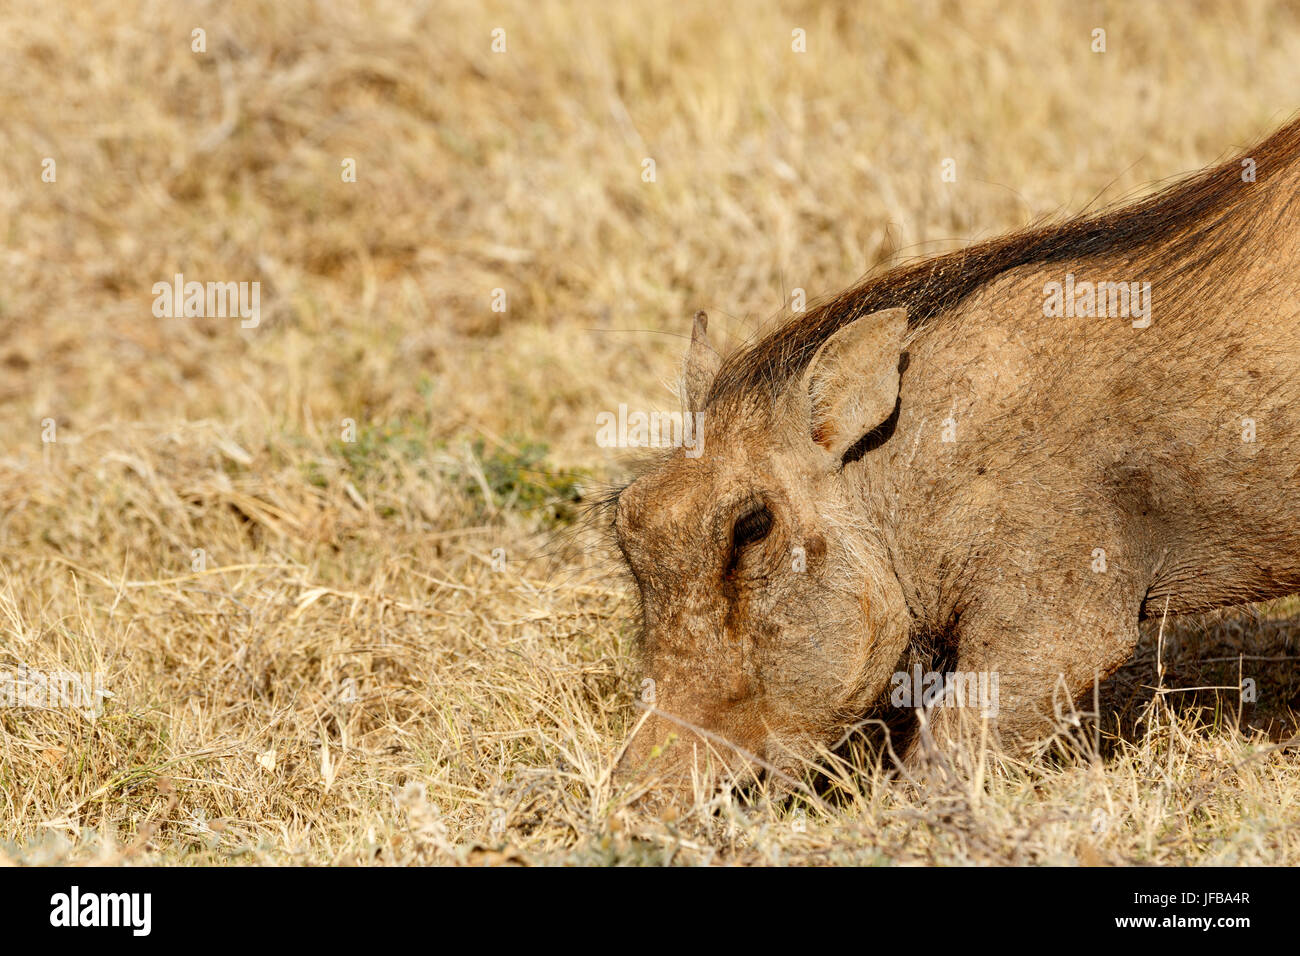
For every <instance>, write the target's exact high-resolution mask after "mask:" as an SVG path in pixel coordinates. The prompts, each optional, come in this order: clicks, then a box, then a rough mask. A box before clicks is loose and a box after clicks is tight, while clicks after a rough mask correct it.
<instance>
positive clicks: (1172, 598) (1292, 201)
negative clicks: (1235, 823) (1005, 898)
mask: <svg viewBox="0 0 1300 956" xmlns="http://www.w3.org/2000/svg"><path fill="white" fill-rule="evenodd" d="M1298 198H1300V122H1295V123H1292V124H1291V125H1288V126H1287V127H1286V128H1284V129H1282V130H1281V131H1280V132H1278V133H1276V134H1274V135H1273V136H1272V137H1271V138H1270V139H1268V140H1267V141H1265V142H1264V143H1262V144H1260V145H1259V146H1258V147H1256V148H1255V149H1254V150H1251V151H1249V152H1247V153H1245V154H1244V155H1242V156H1240V157H1238V158H1236V159H1233V160H1232V161H1230V162H1227V163H1224V164H1223V165H1219V166H1215V167H1213V168H1210V169H1208V170H1205V171H1202V172H1201V173H1198V174H1196V175H1194V176H1192V177H1190V178H1188V179H1186V180H1184V181H1182V182H1180V183H1178V184H1176V185H1174V186H1171V187H1169V188H1167V189H1165V190H1164V191H1162V192H1160V193H1158V194H1157V195H1155V196H1153V197H1152V198H1149V199H1146V200H1144V201H1141V202H1138V203H1136V204H1134V205H1130V206H1127V207H1124V208H1120V209H1117V210H1114V211H1110V212H1106V213H1103V214H1100V215H1094V216H1090V217H1084V218H1078V219H1074V220H1071V221H1068V222H1066V223H1064V224H1061V225H1055V226H1049V227H1045V228H1037V229H1033V230H1030V231H1026V232H1021V233H1018V234H1014V235H1010V236H1007V237H1003V238H999V239H995V240H992V241H988V242H984V243H981V244H979V245H975V246H973V247H971V248H968V249H965V250H963V251H959V252H956V253H952V254H949V255H944V256H941V257H938V258H933V259H929V260H927V261H922V262H919V263H916V264H911V265H907V266H905V267H903V268H899V269H896V270H894V271H891V272H888V273H886V274H883V275H880V276H878V277H874V278H869V279H868V280H866V281H865V282H863V283H862V284H860V285H858V286H857V287H855V288H852V289H850V290H849V291H847V292H844V293H842V294H840V295H839V296H837V297H836V298H834V299H832V300H830V301H827V302H825V303H824V304H821V305H819V306H818V307H817V308H816V309H815V310H813V311H810V312H808V313H807V314H806V315H803V316H797V317H795V318H794V319H793V320H791V321H789V322H787V323H786V324H783V325H781V326H780V327H778V328H776V329H775V330H774V331H772V332H770V334H767V335H766V336H764V337H762V338H760V339H758V340H756V341H754V342H753V343H752V344H750V345H749V346H748V347H745V348H743V349H740V350H738V351H737V352H735V353H733V354H731V355H730V356H728V357H727V358H726V359H725V360H723V359H721V358H720V357H719V355H718V353H717V352H715V350H714V349H713V348H712V347H711V346H710V344H709V341H708V337H707V323H706V320H705V317H704V316H703V314H697V316H696V319H695V324H694V332H693V335H692V340H691V345H690V347H689V350H688V355H687V359H686V364H685V369H684V373H683V376H682V383H683V399H684V402H685V405H686V408H687V409H688V410H691V411H696V412H704V413H705V414H704V416H703V422H704V430H705V431H706V432H707V435H706V436H705V441H704V454H702V455H701V456H699V457H697V458H692V457H689V456H687V455H685V454H684V453H683V452H682V450H680V449H678V450H675V451H674V452H673V453H671V454H669V455H667V456H665V457H663V458H661V459H659V460H658V461H657V463H656V464H655V465H654V466H653V467H652V468H651V469H650V470H649V471H648V472H647V473H645V474H643V475H642V476H641V477H639V478H638V479H637V480H635V481H633V482H632V483H631V484H629V485H627V486H626V487H625V488H623V489H622V490H621V492H619V493H618V494H617V495H616V496H613V497H612V498H611V500H610V504H611V507H612V519H611V520H612V525H613V530H614V534H615V536H616V538H617V542H618V547H619V549H620V550H621V551H622V554H623V556H624V557H625V558H626V561H627V564H628V567H629V568H630V571H631V575H632V577H633V578H634V579H635V582H636V585H637V588H638V589H639V592H640V599H641V602H640V603H641V609H642V615H643V634H642V653H643V658H644V667H645V677H646V681H644V682H643V686H644V687H645V688H646V692H645V693H644V694H643V695H642V696H643V700H644V701H645V702H646V704H647V705H648V706H647V707H646V708H645V709H646V712H647V716H645V717H644V718H643V719H642V720H641V721H640V724H639V729H638V730H637V731H636V732H635V733H634V734H633V736H632V737H631V739H630V740H629V742H628V744H627V746H626V748H625V751H624V754H623V756H622V758H621V760H620V763H619V769H620V771H622V772H634V773H638V774H639V773H640V772H643V771H644V770H645V769H646V768H652V769H653V770H654V771H656V773H657V774H658V775H659V777H660V779H663V780H667V781H669V782H674V783H677V784H681V783H682V782H683V780H684V779H685V777H686V775H687V774H688V772H690V770H691V768H692V767H695V768H701V767H703V766H704V765H705V763H706V760H705V758H706V756H707V757H708V758H709V760H711V761H712V762H713V765H714V766H715V768H722V769H727V770H730V771H735V772H740V771H747V772H753V771H754V770H755V769H756V768H767V769H769V770H777V771H781V772H783V773H785V772H789V771H791V770H793V769H795V768H797V767H799V766H801V765H802V764H803V762H804V760H805V759H806V758H808V757H809V756H811V755H812V754H814V753H815V752H816V750H817V748H818V747H819V746H826V745H831V744H833V743H834V742H835V741H836V740H837V739H838V738H839V737H840V736H841V735H842V734H843V733H844V732H845V730H846V728H849V727H851V726H852V725H853V723H854V722H855V721H856V720H858V719H860V718H861V717H862V716H863V715H864V714H867V713H871V712H873V708H874V707H875V706H876V705H877V704H878V703H883V704H888V702H889V696H890V689H891V685H894V684H896V675H899V672H900V671H901V672H904V673H905V683H906V685H907V687H909V688H910V687H911V686H912V684H913V680H912V674H911V668H912V663H911V662H913V661H917V660H920V658H919V657H918V656H917V655H918V653H919V651H918V648H920V649H928V652H933V653H934V654H936V655H938V658H941V659H943V660H944V661H946V662H947V665H948V666H947V669H948V670H950V671H953V672H955V673H956V674H958V675H976V676H977V677H979V676H981V675H982V676H983V677H984V678H987V677H988V676H989V675H992V676H993V678H994V679H993V680H992V681H988V680H987V679H986V680H985V681H984V685H983V686H985V687H986V688H987V687H989V686H992V687H994V688H996V694H997V700H996V701H994V702H993V703H994V704H995V705H996V706H992V707H990V706H989V703H990V702H989V701H987V700H983V701H980V700H976V701H971V700H969V699H965V700H962V699H959V700H958V701H957V706H942V705H941V704H942V703H952V700H951V696H952V695H948V698H947V699H946V700H942V701H940V702H939V704H938V705H936V706H934V707H932V708H929V711H928V715H927V719H928V726H929V728H930V731H931V733H932V734H933V736H934V739H935V740H936V742H937V743H939V744H940V746H943V745H944V742H945V741H947V743H948V745H952V744H953V743H955V742H956V741H957V738H958V737H959V736H960V735H959V729H960V728H961V727H964V726H966V720H967V719H968V718H970V717H972V715H973V716H974V717H975V718H976V719H977V720H979V721H987V723H986V724H984V725H983V726H982V727H981V729H982V731H983V732H984V733H986V734H987V735H988V736H989V738H990V739H1000V740H1001V742H1002V744H1003V745H1004V746H1006V747H1008V748H1011V749H1013V750H1020V751H1024V750H1026V749H1029V748H1032V746H1033V744H1034V743H1035V742H1036V741H1041V740H1042V739H1043V738H1044V737H1045V736H1046V735H1047V734H1048V733H1049V732H1050V731H1051V730H1052V729H1053V727H1054V726H1055V725H1056V721H1057V720H1058V718H1059V717H1060V715H1061V714H1062V713H1063V712H1065V713H1069V712H1071V708H1072V706H1073V703H1074V702H1076V701H1079V700H1080V699H1081V698H1082V697H1083V696H1084V695H1088V696H1089V698H1090V696H1091V693H1092V690H1093V687H1094V682H1095V681H1097V680H1098V679H1100V678H1104V677H1105V676H1106V675H1108V674H1110V673H1112V672H1113V671H1115V670H1116V669H1117V668H1118V667H1119V666H1120V665H1121V664H1123V663H1124V661H1125V660H1126V659H1127V658H1128V657H1129V656H1130V654H1131V653H1132V651H1133V649H1134V646H1135V644H1136V643H1137V641H1138V622H1139V621H1141V620H1142V619H1144V618H1148V617H1152V616H1159V615H1162V614H1164V613H1168V614H1180V613H1186V612H1196V611H1206V610H1209V609H1212V608H1217V607H1221V606H1224V605H1231V604H1239V603H1242V602H1247V601H1255V600H1260V599H1265V598H1271V597H1276V596H1280V595H1286V594H1289V593H1292V592H1295V591H1297V590H1300V321H1298V317H1300V288H1298V286H1300V256H1298V255H1297V245H1298V244H1300V208H1298V205H1297V199H1298ZM917 676H919V672H918V674H917ZM968 686H974V687H976V688H978V687H979V686H981V685H980V683H979V680H976V681H974V682H973V683H971V682H969V681H968ZM651 690H652V691H653V692H652V693H651V692H650V691H651ZM940 696H941V697H942V688H940ZM965 696H966V697H967V698H969V696H970V695H969V694H967V695H965ZM975 696H980V695H979V694H978V693H977V694H976V695H975ZM910 704H911V705H912V706H916V705H917V702H916V701H915V700H911V701H910ZM909 713H911V712H909ZM963 715H965V716H964V717H963ZM912 739H913V742H914V741H915V740H916V739H917V735H915V734H913V735H912Z"/></svg>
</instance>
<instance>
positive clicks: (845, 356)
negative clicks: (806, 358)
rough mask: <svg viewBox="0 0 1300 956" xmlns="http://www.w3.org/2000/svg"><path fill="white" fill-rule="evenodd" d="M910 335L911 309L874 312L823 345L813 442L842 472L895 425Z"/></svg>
mask: <svg viewBox="0 0 1300 956" xmlns="http://www.w3.org/2000/svg"><path fill="white" fill-rule="evenodd" d="M906 334H907V310H906V309H885V310H884V311H882V312H873V313H872V314H871V315H864V316H863V317H862V318H860V319H855V320H854V321H852V322H850V323H849V324H848V325H846V326H844V327H843V328H842V329H840V330H839V331H838V332H836V333H835V334H834V335H832V336H831V337H830V338H829V339H827V340H826V341H825V342H823V343H822V345H821V347H820V348H819V349H818V350H817V354H816V355H814V356H813V360H812V362H810V363H809V365H808V371H807V372H805V373H804V383H805V385H806V387H807V389H808V398H809V400H810V403H811V423H810V426H811V429H812V440H813V441H814V442H816V443H817V444H818V445H820V446H821V447H823V448H825V449H826V450H827V451H828V452H830V453H831V455H832V456H834V458H835V464H836V465H837V466H838V465H839V464H840V462H841V461H842V459H843V458H844V454H845V452H847V451H848V450H849V449H851V448H853V446H854V445H856V444H857V443H858V442H859V440H861V439H862V438H863V437H864V436H866V435H868V434H869V433H871V432H872V430H873V429H876V428H878V427H879V426H881V425H884V424H886V423H887V422H890V421H892V420H893V418H894V416H895V414H896V410H897V408H898V406H899V401H900V398H899V393H898V384H899V379H900V377H901V372H900V369H899V365H900V364H901V358H902V351H903V337H904V336H905V335H906ZM885 437H888V436H885ZM882 441H883V438H882Z"/></svg>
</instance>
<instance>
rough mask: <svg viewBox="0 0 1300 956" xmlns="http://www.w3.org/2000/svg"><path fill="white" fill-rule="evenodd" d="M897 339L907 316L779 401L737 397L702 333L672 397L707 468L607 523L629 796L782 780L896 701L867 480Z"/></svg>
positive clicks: (639, 489)
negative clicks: (627, 645)
mask: <svg viewBox="0 0 1300 956" xmlns="http://www.w3.org/2000/svg"><path fill="white" fill-rule="evenodd" d="M906 334H907V316H906V313H905V311H904V310H903V309H888V310H885V311H881V312H876V313H874V314H871V315H867V316H863V317H861V318H858V319H856V320H855V321H853V322H851V323H849V324H847V325H845V326H844V327H843V328H841V329H840V330H839V331H837V332H836V333H835V334H833V335H831V336H830V337H829V338H828V339H827V340H826V341H825V342H824V343H823V344H821V345H820V346H819V347H818V348H817V350H816V352H815V354H813V355H812V356H811V357H809V358H807V359H806V360H805V361H804V362H801V363H800V365H801V367H800V369H799V371H798V373H797V374H795V375H793V376H791V378H790V381H789V382H788V383H785V384H783V385H780V386H778V387H774V388H772V389H768V390H758V391H755V390H753V389H747V388H739V389H736V388H730V389H729V388H727V387H725V386H726V383H725V382H724V381H723V379H725V378H726V370H723V375H722V376H719V375H718V373H719V369H720V366H721V363H720V361H719V358H718V355H717V353H716V352H715V351H714V350H713V349H712V348H711V347H710V345H709V344H708V341H707V338H706V321H705V317H704V315H703V313H700V314H697V315H696V318H695V328H694V334H693V335H692V342H691V346H690V350H689V352H688V355H687V359H686V366H685V371H684V375H683V389H682V391H683V397H684V402H685V404H686V407H687V409H688V410H692V411H695V412H696V413H697V414H698V413H703V415H702V418H701V419H700V420H699V421H698V424H697V428H698V429H699V430H700V435H699V437H700V439H702V442H703V453H702V454H700V455H699V456H698V457H691V456H689V455H687V454H684V453H683V452H682V450H680V449H678V450H676V452H675V453H674V454H672V455H671V456H669V457H668V458H667V459H665V460H663V461H662V462H661V463H660V464H659V465H658V466H657V467H655V468H654V469H653V470H651V471H650V472H649V473H647V474H644V475H643V476H642V477H640V478H639V479H637V480H636V481H634V482H633V483H632V484H630V485H628V486H627V487H626V488H625V489H624V490H623V491H622V492H621V493H620V494H619V496H618V498H617V505H616V509H615V517H614V530H615V533H616V536H617V540H618V545H619V548H620V549H621V551H622V553H623V555H624V557H625V558H626V560H627V563H628V565H629V567H630V569H631V572H632V576H633V577H634V578H635V581H636V584H637V587H638V588H639V591H640V597H641V608H642V612H643V625H644V628H643V635H642V655H643V661H644V677H645V680H644V681H643V682H642V686H641V691H640V703H641V705H642V708H643V710H644V711H645V716H644V718H643V719H642V722H641V723H640V725H639V728H638V730H637V731H636V732H635V733H634V734H633V736H632V738H631V739H630V740H629V742H628V744H627V746H626V749H625V752H624V754H623V757H622V758H621V760H620V762H619V766H618V769H619V772H620V775H621V777H622V778H624V779H626V778H628V777H630V778H633V779H640V780H643V781H644V780H646V779H647V777H646V776H643V775H648V778H651V779H653V780H655V781H656V785H657V786H658V787H659V788H660V791H661V792H665V791H666V792H672V791H674V790H681V789H683V788H684V787H685V786H686V785H687V784H689V782H690V781H691V780H692V778H693V777H694V778H695V779H703V780H714V779H717V777H716V775H717V774H718V773H720V772H730V773H732V774H734V775H736V776H740V777H744V778H752V777H753V776H754V775H755V774H758V773H760V772H762V771H765V770H766V771H773V770H775V771H779V772H782V773H785V772H788V771H790V770H792V769H795V768H796V767H798V766H799V765H800V764H801V763H802V762H803V759H804V758H807V757H808V756H809V755H811V754H812V753H813V752H814V751H815V749H816V748H817V747H818V746H819V745H825V744H828V743H831V742H833V740H834V739H835V738H836V737H837V736H838V735H839V734H840V733H842V732H843V729H844V728H845V725H846V724H847V723H849V722H850V721H852V720H853V719H854V717H856V716H858V715H860V714H861V713H862V712H863V711H864V710H865V709H867V708H868V707H869V706H870V705H871V703H872V702H873V701H874V700H875V699H876V697H877V696H878V695H879V694H880V692H881V691H882V689H883V688H884V687H885V686H886V684H887V683H888V680H889V677H890V674H891V673H892V672H893V670H894V664H895V663H896V661H897V660H898V658H899V656H900V654H901V653H902V651H903V650H904V649H905V647H906V644H907V634H908V627H907V611H906V606H905V603H904V600H903V594H902V589H901V587H900V585H899V583H898V580H897V578H896V577H895V575H894V573H893V570H892V566H891V562H890V560H889V557H888V552H889V545H888V542H887V541H886V540H885V538H884V535H883V533H882V528H883V526H884V522H883V520H882V518H883V516H884V515H886V514H888V511H889V502H888V501H887V500H886V497H887V496H885V495H883V494H881V490H882V488H883V485H882V481H883V479H882V477H881V475H879V474H877V472H879V471H880V470H881V469H879V468H873V467H868V465H869V464H870V462H871V460H872V454H871V452H872V451H873V449H874V448H876V447H878V446H879V445H880V444H881V443H883V442H884V441H886V440H888V438H889V436H890V434H892V431H893V428H894V425H895V423H896V421H897V419H898V414H899V407H900V403H901V399H900V391H899V389H900V381H901V374H902V369H903V368H905V365H906V360H905V358H904V357H903V346H904V339H905V336H906ZM729 367H730V366H729ZM715 379H716V381H715ZM760 392H761V394H760ZM697 774H698V776H696V775H697Z"/></svg>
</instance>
